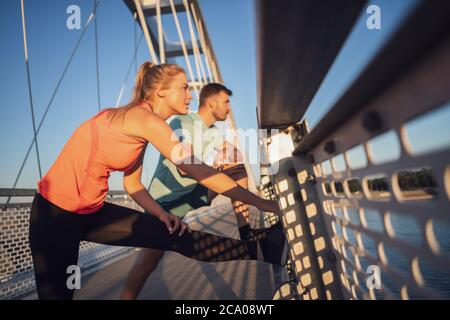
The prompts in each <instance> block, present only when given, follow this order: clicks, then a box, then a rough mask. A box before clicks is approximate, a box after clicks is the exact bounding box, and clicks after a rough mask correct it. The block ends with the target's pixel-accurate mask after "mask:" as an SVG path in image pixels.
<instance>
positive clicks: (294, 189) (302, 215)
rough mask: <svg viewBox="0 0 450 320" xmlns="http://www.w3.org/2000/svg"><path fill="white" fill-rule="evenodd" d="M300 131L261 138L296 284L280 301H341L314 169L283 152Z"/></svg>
mask: <svg viewBox="0 0 450 320" xmlns="http://www.w3.org/2000/svg"><path fill="white" fill-rule="evenodd" d="M301 128H302V127H301V126H300V127H296V128H294V130H292V127H291V128H289V130H284V132H278V134H276V135H272V136H271V137H269V138H268V139H263V142H264V144H263V146H264V147H265V150H267V156H268V157H267V158H268V159H269V161H270V163H271V167H272V177H271V178H272V183H273V185H274V187H275V190H276V193H277V196H278V201H279V204H280V206H281V209H282V214H281V219H282V222H283V226H284V228H285V231H286V236H287V240H288V245H289V251H290V258H291V262H292V269H293V272H294V274H295V278H296V282H297V283H296V287H295V288H293V287H292V290H294V292H292V290H291V292H289V293H285V294H281V299H283V298H284V297H292V296H294V297H295V296H297V297H298V298H300V299H305V300H325V299H342V290H341V288H340V284H339V280H338V274H337V271H336V267H335V263H336V259H335V258H334V254H333V250H332V247H331V241H330V239H329V236H328V232H327V230H326V227H325V223H324V221H323V219H322V217H321V215H322V209H321V206H320V203H319V201H318V197H317V194H316V190H315V185H314V179H313V177H314V174H313V172H312V169H313V168H312V166H311V163H309V162H308V160H307V159H306V157H303V156H295V157H293V156H291V155H290V154H287V153H286V152H289V148H288V150H287V151H286V145H288V144H289V143H290V142H294V143H296V142H297V140H298V139H301V136H302V135H303V134H304V133H299V132H298V130H300V129H301ZM304 128H306V127H304ZM291 134H293V136H291ZM292 138H294V139H292ZM292 140H293V141H292ZM270 144H272V146H271V145H270ZM276 144H279V146H277V145H276ZM281 145H282V148H284V149H285V150H284V151H281V152H279V151H280V150H279V149H277V148H281ZM292 149H293V144H292ZM277 153H279V154H278V155H277ZM281 153H284V156H283V155H282V154H281Z"/></svg>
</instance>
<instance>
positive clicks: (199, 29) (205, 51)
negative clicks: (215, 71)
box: [191, 3, 216, 82]
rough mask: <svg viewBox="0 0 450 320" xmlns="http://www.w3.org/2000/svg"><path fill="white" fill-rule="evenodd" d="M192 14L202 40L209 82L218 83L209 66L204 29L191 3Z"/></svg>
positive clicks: (201, 44)
mask: <svg viewBox="0 0 450 320" xmlns="http://www.w3.org/2000/svg"><path fill="white" fill-rule="evenodd" d="M191 12H192V18H194V23H195V27H196V28H197V33H198V36H199V39H200V46H201V47H202V51H203V55H204V58H205V62H206V70H207V71H208V76H209V81H210V82H216V80H215V79H214V78H213V76H212V74H211V67H210V65H209V58H208V53H209V52H208V48H207V46H206V41H205V38H204V34H203V29H202V26H201V24H200V21H199V20H198V18H197V14H196V12H195V8H194V5H193V4H192V3H191Z"/></svg>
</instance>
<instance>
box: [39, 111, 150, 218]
mask: <svg viewBox="0 0 450 320" xmlns="http://www.w3.org/2000/svg"><path fill="white" fill-rule="evenodd" d="M142 107H145V106H144V105H142ZM111 110H112V109H105V110H103V111H101V112H100V113H98V114H97V115H95V116H94V117H93V118H91V119H89V120H88V121H86V122H84V123H83V124H82V125H81V126H79V127H78V128H77V129H76V130H75V132H74V133H73V135H72V136H71V138H70V139H69V141H68V142H67V143H66V145H65V146H64V148H63V150H62V151H61V153H60V154H59V156H58V158H57V159H56V161H55V163H54V164H53V165H52V167H51V168H50V170H49V171H48V172H47V173H46V175H45V176H44V177H43V178H42V180H40V181H39V182H38V190H39V193H40V194H41V195H42V196H43V197H44V198H46V199H47V200H48V201H50V202H51V203H53V204H55V205H56V206H58V207H60V208H62V209H64V210H67V211H71V212H74V213H79V214H88V213H93V212H96V211H98V210H99V209H100V208H101V207H102V206H103V203H104V201H105V198H106V195H107V193H108V178H109V175H110V173H111V172H112V171H127V170H129V169H131V168H132V167H133V165H134V164H135V162H136V161H137V159H138V157H139V155H140V154H141V152H142V150H143V148H144V146H145V144H146V143H147V142H143V141H141V140H139V139H138V138H133V137H130V136H127V135H125V134H123V133H121V132H120V131H118V130H116V129H115V128H113V127H112V126H111V125H110V122H109V121H108V120H107V119H106V115H107V114H108V112H109V111H111Z"/></svg>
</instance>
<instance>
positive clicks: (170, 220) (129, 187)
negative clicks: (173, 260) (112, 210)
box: [123, 145, 190, 235]
mask: <svg viewBox="0 0 450 320" xmlns="http://www.w3.org/2000/svg"><path fill="white" fill-rule="evenodd" d="M146 148H147V145H145V147H144V148H143V150H142V152H141V154H140V155H139V158H138V159H137V160H136V163H135V164H134V165H133V167H132V168H130V169H129V170H128V171H126V172H124V175H123V187H124V189H125V191H126V192H127V193H128V194H129V195H130V196H131V198H133V200H134V201H136V203H137V204H138V205H140V206H141V207H142V208H144V209H145V210H146V211H148V212H149V213H151V214H153V215H154V216H156V217H157V218H158V219H159V220H160V221H162V222H163V223H165V224H166V226H167V229H169V232H170V233H173V232H175V231H176V230H177V229H178V228H180V232H179V235H182V234H183V233H184V231H185V230H188V231H190V230H189V227H188V225H187V224H185V223H182V222H181V219H179V218H178V217H175V216H173V215H170V214H167V213H166V212H165V211H164V209H163V208H162V207H161V206H160V205H159V203H158V202H156V201H155V199H153V197H152V196H151V195H150V193H149V192H148V190H147V189H146V188H145V186H144V185H143V184H142V182H141V177H142V166H143V160H144V155H145V150H146ZM172 224H174V225H173V226H172Z"/></svg>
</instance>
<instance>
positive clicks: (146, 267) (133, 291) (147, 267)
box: [120, 195, 191, 300]
mask: <svg viewBox="0 0 450 320" xmlns="http://www.w3.org/2000/svg"><path fill="white" fill-rule="evenodd" d="M189 201H190V196H189V195H187V196H184V197H182V198H181V199H179V200H177V201H175V202H173V203H170V204H165V205H163V208H164V210H166V211H167V212H169V213H172V214H175V215H178V216H183V215H185V214H186V213H187V212H188V211H189V210H191V208H190V206H187V204H186V203H187V202H189ZM183 212H184V214H183ZM164 253H165V251H161V250H157V249H148V248H142V249H141V251H140V252H139V254H138V257H137V259H136V262H135V263H134V265H133V267H132V268H131V270H130V272H129V274H128V277H127V280H126V283H125V286H124V288H123V290H122V293H121V295H120V299H121V300H135V299H137V297H138V295H139V293H140V292H141V290H142V288H143V287H144V284H145V281H147V279H148V277H149V276H150V274H151V273H152V272H153V271H154V270H155V269H156V268H157V267H158V264H159V262H160V261H161V259H162V258H163V257H164Z"/></svg>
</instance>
